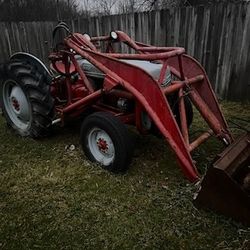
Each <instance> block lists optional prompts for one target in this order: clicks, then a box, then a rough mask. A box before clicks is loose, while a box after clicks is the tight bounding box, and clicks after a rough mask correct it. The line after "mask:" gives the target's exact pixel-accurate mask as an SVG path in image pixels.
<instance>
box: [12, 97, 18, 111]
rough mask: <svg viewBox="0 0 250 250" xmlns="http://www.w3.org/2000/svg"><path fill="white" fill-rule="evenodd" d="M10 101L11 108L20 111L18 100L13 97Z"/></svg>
mask: <svg viewBox="0 0 250 250" xmlns="http://www.w3.org/2000/svg"><path fill="white" fill-rule="evenodd" d="M11 102H12V106H13V108H14V109H15V110H16V111H17V112H18V111H20V104H19V102H18V100H17V99H16V98H15V97H12V98H11Z"/></svg>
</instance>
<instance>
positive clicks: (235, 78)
mask: <svg viewBox="0 0 250 250" xmlns="http://www.w3.org/2000/svg"><path fill="white" fill-rule="evenodd" d="M68 24H69V25H70V26H71V28H72V30H73V31H77V32H81V33H85V32H86V33H88V34H90V35H91V36H95V35H103V34H108V33H109V32H110V31H111V30H122V31H125V32H126V33H128V34H129V35H130V36H131V37H132V38H134V39H136V40H138V41H142V42H145V43H150V44H154V45H160V46H166V45H167V46H182V47H185V48H186V51H187V53H189V54H190V55H192V56H194V57H195V58H197V59H198V60H199V61H200V62H201V64H202V65H203V66H205V69H206V71H207V73H208V75H209V78H210V80H211V82H212V85H213V87H214V89H215V91H216V93H217V94H218V95H219V96H220V97H221V98H224V99H229V100H250V4H249V3H248V4H247V3H245V4H217V5H211V6H199V7H187V8H179V9H172V10H161V11H152V12H143V13H134V14H125V15H113V16H99V17H92V18H89V19H75V20H71V21H69V22H68ZM55 25H56V22H28V23H24V22H20V23H0V62H1V61H2V62H3V61H5V60H6V59H7V58H8V57H9V55H11V54H12V53H14V52H16V51H27V52H30V53H33V54H35V55H36V56H38V57H39V58H41V59H42V60H44V61H45V62H47V55H48V52H49V50H50V47H51V34H52V30H53V27H54V26H55Z"/></svg>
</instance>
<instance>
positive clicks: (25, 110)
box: [10, 86, 30, 121]
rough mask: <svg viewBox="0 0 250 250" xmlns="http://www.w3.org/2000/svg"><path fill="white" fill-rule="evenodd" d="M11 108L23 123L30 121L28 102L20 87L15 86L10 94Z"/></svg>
mask: <svg viewBox="0 0 250 250" xmlns="http://www.w3.org/2000/svg"><path fill="white" fill-rule="evenodd" d="M10 103H11V108H12V109H13V111H14V113H15V114H16V115H17V117H18V118H19V119H21V120H23V121H28V120H29V119H30V112H29V104H28V100H27V98H26V96H25V94H24V93H23V91H22V89H21V88H20V87H19V86H14V87H13V88H12V90H11V93H10Z"/></svg>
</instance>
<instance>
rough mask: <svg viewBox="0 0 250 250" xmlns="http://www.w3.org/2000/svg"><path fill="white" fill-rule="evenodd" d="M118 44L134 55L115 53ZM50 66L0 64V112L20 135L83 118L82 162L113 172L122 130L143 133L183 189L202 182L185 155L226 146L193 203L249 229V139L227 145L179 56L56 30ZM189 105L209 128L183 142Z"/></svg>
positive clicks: (200, 78)
mask: <svg viewBox="0 0 250 250" xmlns="http://www.w3.org/2000/svg"><path fill="white" fill-rule="evenodd" d="M121 44H123V46H124V45H127V46H128V47H129V48H130V50H131V51H134V53H129V54H124V53H116V52H115V48H116V47H117V46H121ZM49 60H50V62H51V67H50V69H47V68H46V66H45V65H44V64H43V63H42V62H41V61H40V60H39V59H37V58H36V57H34V56H33V55H30V54H28V53H16V54H14V55H13V56H11V58H10V60H9V61H8V62H7V63H5V64H3V65H2V69H1V82H0V86H1V87H0V93H1V96H0V100H1V107H2V110H3V114H4V116H5V118H6V120H7V123H8V124H9V125H10V126H11V127H12V128H13V129H14V130H15V131H16V132H17V133H18V134H20V135H21V136H31V137H34V138H37V137H42V136H45V135H47V134H48V133H49V131H50V129H51V127H52V126H53V125H54V124H56V123H60V124H61V125H64V124H65V123H67V121H71V120H73V119H77V118H79V117H82V116H83V114H86V113H87V114H88V115H85V117H84V119H83V122H82V126H81V135H80V141H81V144H82V147H83V150H84V152H85V154H86V155H87V157H88V158H89V159H90V160H92V161H95V162H98V163H99V164H100V165H102V167H103V168H105V169H107V170H109V171H112V172H121V171H124V170H126V169H127V167H128V165H129V163H130V160H131V157H132V148H133V146H132V145H131V140H130V137H129V135H128V132H127V127H126V126H125V124H130V125H134V126H135V127H136V128H137V130H138V131H139V132H140V133H142V134H145V133H159V134H161V135H162V137H164V138H165V140H166V141H167V143H168V144H169V145H170V147H171V148H172V150H173V151H174V153H175V155H176V158H177V161H178V162H179V166H180V167H181V169H182V171H183V173H184V175H185V176H186V177H187V178H188V179H189V180H190V181H191V182H197V181H199V180H200V178H201V177H200V176H199V173H198V171H197V168H196V166H195V163H194V161H193V160H192V157H191V152H192V151H193V150H194V149H195V148H197V147H198V146H199V145H200V144H201V143H203V142H204V141H205V140H207V139H208V138H209V137H210V136H215V137H216V138H218V139H219V140H221V141H222V142H223V143H224V144H225V145H226V146H227V148H226V151H224V152H223V153H222V154H221V155H220V157H219V158H218V160H217V161H216V162H215V163H214V165H213V166H211V167H210V169H209V170H208V173H207V175H206V176H205V177H204V178H203V181H202V182H201V187H202V188H201V191H200V192H199V193H198V196H197V198H196V200H195V201H196V203H197V204H199V205H205V206H208V207H210V208H214V209H216V210H218V211H221V212H223V213H225V214H227V215H229V216H232V217H234V218H236V219H238V220H241V221H242V222H243V223H245V224H248V225H249V224H250V197H249V194H250V193H249V179H250V168H249V165H250V147H249V143H250V136H249V134H247V135H245V136H243V137H241V138H240V139H239V140H236V141H234V139H233V136H232V134H231V133H230V131H229V128H228V125H227V123H226V121H225V118H224V117H223V114H222V112H221V110H220V107H219V105H218V102H217V99H216V97H215V94H214V92H213V90H212V88H211V85H210V82H209V80H208V77H207V75H206V73H205V71H204V69H203V68H202V66H201V65H200V64H199V63H198V62H197V61H196V60H195V59H194V58H192V57H190V56H188V55H187V54H185V50H184V49H183V48H177V47H154V46H150V45H147V44H143V43H140V42H135V41H133V40H132V39H131V38H130V37H129V36H128V35H126V34H125V33H123V32H121V31H112V32H111V33H110V34H109V35H107V36H100V37H90V36H89V35H87V34H79V33H71V32H70V30H69V28H68V27H67V25H66V24H64V23H60V24H58V25H57V26H56V28H55V29H54V31H53V51H52V53H51V54H50V55H49ZM192 104H193V105H192ZM192 106H195V107H196V108H197V110H198V111H199V113H200V115H201V116H202V117H203V118H204V120H205V121H206V123H207V124H208V126H209V127H210V129H209V130H208V131H207V132H205V133H203V134H202V135H200V136H199V137H198V138H197V139H196V140H194V141H192V142H190V140H189V133H188V129H189V126H190V124H191V123H192V118H193V110H192ZM244 185H245V186H244ZM247 185H248V186H247Z"/></svg>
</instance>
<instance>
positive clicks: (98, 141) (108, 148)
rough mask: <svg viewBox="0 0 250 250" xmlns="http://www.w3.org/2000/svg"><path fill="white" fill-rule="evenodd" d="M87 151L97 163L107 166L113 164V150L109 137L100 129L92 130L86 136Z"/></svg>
mask: <svg viewBox="0 0 250 250" xmlns="http://www.w3.org/2000/svg"><path fill="white" fill-rule="evenodd" d="M88 145H89V149H90V151H91V153H92V155H93V156H94V158H95V159H96V161H97V162H99V163H101V164H103V165H105V166H107V165H109V164H110V163H111V162H113V160H114V157H115V148H114V144H113V141H112V139H111V138H110V136H109V135H108V134H107V133H106V132H105V131H104V130H102V129H100V128H97V127H95V128H93V129H92V130H90V132H89V134H88Z"/></svg>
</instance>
